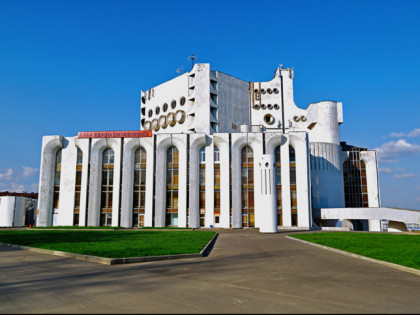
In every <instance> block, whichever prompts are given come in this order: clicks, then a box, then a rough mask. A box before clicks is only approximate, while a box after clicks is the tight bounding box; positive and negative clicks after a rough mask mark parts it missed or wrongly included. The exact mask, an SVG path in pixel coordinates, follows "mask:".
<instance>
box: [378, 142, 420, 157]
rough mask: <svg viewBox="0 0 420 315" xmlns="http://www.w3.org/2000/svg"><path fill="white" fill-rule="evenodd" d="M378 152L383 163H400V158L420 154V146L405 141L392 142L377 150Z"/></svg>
mask: <svg viewBox="0 0 420 315" xmlns="http://www.w3.org/2000/svg"><path fill="white" fill-rule="evenodd" d="M375 150H376V151H377V152H378V158H379V161H380V162H383V163H395V162H398V159H397V158H398V157H403V156H409V155H413V154H417V153H420V145H418V144H412V143H408V142H407V141H406V140H405V139H399V140H398V141H390V142H386V143H384V144H382V145H381V146H380V147H379V148H375Z"/></svg>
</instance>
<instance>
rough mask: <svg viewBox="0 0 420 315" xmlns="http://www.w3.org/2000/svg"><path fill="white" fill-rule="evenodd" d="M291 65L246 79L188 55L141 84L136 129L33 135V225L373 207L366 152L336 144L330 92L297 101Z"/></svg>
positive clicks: (170, 221)
mask: <svg viewBox="0 0 420 315" xmlns="http://www.w3.org/2000/svg"><path fill="white" fill-rule="evenodd" d="M293 75H294V72H293V69H282V68H278V69H277V70H276V71H275V73H274V77H273V79H272V80H270V81H268V82H248V81H244V80H241V79H237V78H235V77H232V76H230V75H227V74H224V73H222V72H219V71H213V70H211V68H210V65H209V64H196V65H195V66H194V67H193V69H192V70H191V71H190V72H187V73H184V74H182V75H179V76H178V77H176V78H174V79H172V80H170V81H168V82H165V83H163V84H161V85H159V86H156V87H154V88H151V89H149V90H147V91H142V92H141V106H140V111H141V115H140V117H141V118H140V119H141V121H140V125H141V126H140V130H138V131H118V132H79V134H78V136H74V137H62V136H58V135H57V136H45V137H43V141H42V160H41V174H40V185H39V199H38V213H37V224H38V226H47V225H79V226H102V225H111V226H121V227H127V228H128V227H133V226H155V227H164V226H178V227H192V228H199V227H220V228H252V227H255V228H260V230H261V231H263V232H275V231H277V228H279V229H281V228H284V229H286V228H303V229H310V228H312V227H315V226H317V225H319V224H320V221H319V222H314V221H316V220H314V219H313V213H316V212H317V211H318V212H319V210H320V209H321V208H345V207H353V208H363V207H375V208H378V207H380V204H379V190H378V173H377V172H378V168H377V159H376V152H375V151H369V150H367V149H364V148H358V147H352V146H349V145H346V144H345V143H341V144H340V132H339V126H340V124H341V123H342V122H343V111H342V103H340V102H334V101H324V102H319V103H313V104H310V105H309V106H308V107H307V108H306V109H302V108H299V107H297V106H296V104H295V102H294V99H293Z"/></svg>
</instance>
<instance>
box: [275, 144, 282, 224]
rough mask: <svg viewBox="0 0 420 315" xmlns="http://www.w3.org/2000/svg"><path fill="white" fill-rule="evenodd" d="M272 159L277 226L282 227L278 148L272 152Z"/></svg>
mask: <svg viewBox="0 0 420 315" xmlns="http://www.w3.org/2000/svg"><path fill="white" fill-rule="evenodd" d="M274 157H275V159H276V160H275V163H276V190H277V224H278V225H279V226H283V215H282V205H281V157H280V146H278V147H276V149H275V150H274Z"/></svg>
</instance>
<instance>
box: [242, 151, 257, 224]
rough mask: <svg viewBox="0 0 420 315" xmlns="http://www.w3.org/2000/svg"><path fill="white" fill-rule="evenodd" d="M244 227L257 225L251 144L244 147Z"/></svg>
mask: <svg viewBox="0 0 420 315" xmlns="http://www.w3.org/2000/svg"><path fill="white" fill-rule="evenodd" d="M241 160H242V180H241V183H242V227H255V216H254V153H253V152H252V149H251V148H250V147H249V146H246V147H244V148H243V149H242V152H241Z"/></svg>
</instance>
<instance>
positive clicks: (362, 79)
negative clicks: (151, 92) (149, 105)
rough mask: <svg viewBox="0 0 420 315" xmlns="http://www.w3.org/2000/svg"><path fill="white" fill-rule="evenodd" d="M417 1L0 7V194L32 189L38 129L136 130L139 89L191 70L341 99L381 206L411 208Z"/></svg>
mask: <svg viewBox="0 0 420 315" xmlns="http://www.w3.org/2000/svg"><path fill="white" fill-rule="evenodd" d="M419 16H420V1H340V0H334V1H76V0H71V1H19V0H13V1H8V0H2V1H0V108H1V115H0V191H4V190H9V191H37V183H38V178H39V167H40V156H41V141H42V136H44V135H56V134H58V135H62V136H73V135H76V134H77V132H78V131H89V130H133V129H138V128H139V120H140V112H139V98H140V90H141V89H144V90H145V89H148V88H150V87H152V86H155V85H157V84H160V83H162V82H165V81H166V80H168V79H171V78H173V77H175V76H176V75H177V73H176V70H177V69H178V68H180V67H181V66H184V69H185V70H187V71H188V70H189V69H190V67H191V65H190V62H189V61H188V56H189V55H191V54H192V53H193V54H195V55H196V56H197V57H198V60H197V62H205V63H210V64H211V67H212V68H213V69H215V70H220V71H222V72H224V73H227V74H230V75H233V76H235V77H238V78H241V79H243V80H248V81H266V80H269V79H271V78H272V76H273V73H274V70H275V68H276V67H277V65H278V64H283V66H284V67H294V69H295V79H294V89H295V101H296V104H297V105H298V106H299V107H301V108H306V107H307V106H308V105H309V103H311V102H318V101H322V100H335V101H341V102H343V111H344V123H343V124H342V125H341V127H340V132H341V139H342V141H346V142H347V143H349V144H353V145H358V146H364V147H368V148H371V149H373V148H377V149H378V153H379V154H380V163H379V167H380V170H381V172H380V186H381V199H382V205H383V206H395V207H401V208H409V209H420V163H419V162H420V119H419V117H420V54H419V51H420V40H419V37H420V36H419V35H420V17H419Z"/></svg>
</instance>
